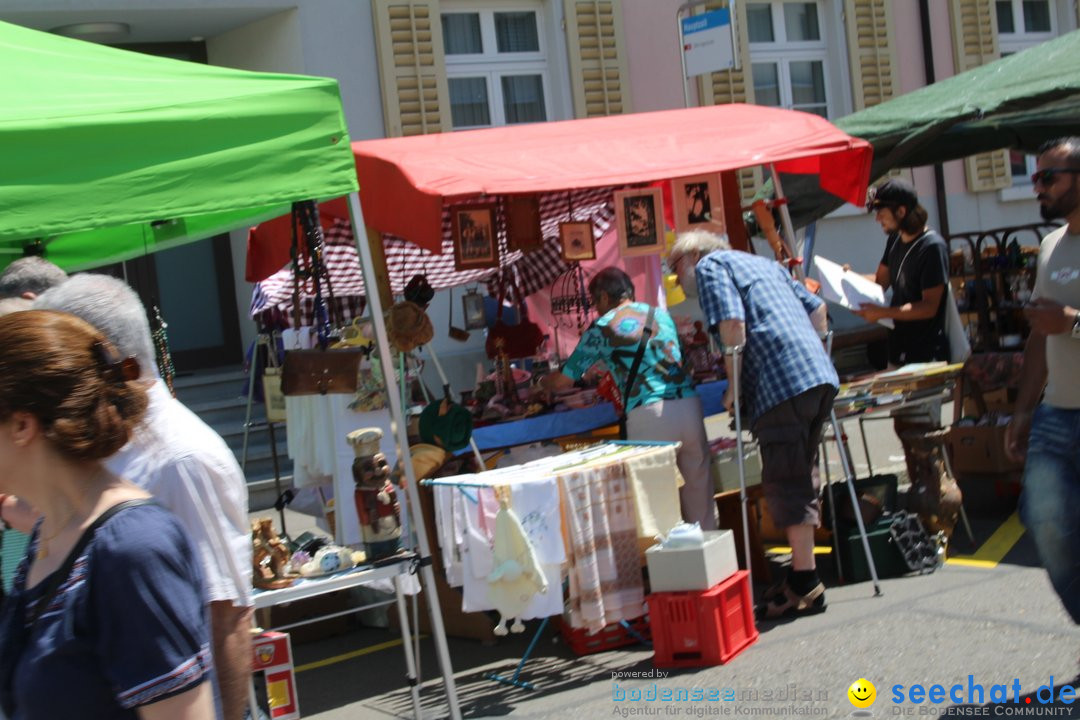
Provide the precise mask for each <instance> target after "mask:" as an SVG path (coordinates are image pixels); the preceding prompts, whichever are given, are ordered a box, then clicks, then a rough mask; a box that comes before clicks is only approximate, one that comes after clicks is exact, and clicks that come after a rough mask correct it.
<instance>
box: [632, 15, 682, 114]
mask: <svg viewBox="0 0 1080 720" xmlns="http://www.w3.org/2000/svg"><path fill="white" fill-rule="evenodd" d="M681 4H682V0H635V1H634V2H627V3H624V4H623V15H622V17H623V30H624V35H623V37H625V38H626V56H627V65H628V67H629V71H630V98H631V104H632V105H633V111H634V112H649V111H650V110H671V109H673V108H681V107H684V102H683V85H682V59H681V57H680V48H679V31H678V28H677V26H676V24H675V11H676V10H678V8H679V5H681ZM696 86H697V84H696V83H694V82H691V83H690V93H691V94H690V102H691V104H692V105H694V104H697V94H696Z"/></svg>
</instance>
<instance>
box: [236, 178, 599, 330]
mask: <svg viewBox="0 0 1080 720" xmlns="http://www.w3.org/2000/svg"><path fill="white" fill-rule="evenodd" d="M614 190H615V188H611V187H605V188H590V189H586V190H573V191H570V192H557V193H542V194H540V196H539V197H540V228H541V231H542V234H543V237H544V238H545V240H544V245H543V246H542V247H541V248H539V249H537V250H534V251H532V252H522V251H520V250H514V251H512V252H509V251H507V249H506V248H507V243H506V223H505V220H504V219H503V218H502V217H501V216H502V206H501V204H500V205H499V211H498V214H499V215H500V218H498V219H497V223H496V225H497V226H498V239H499V265H500V267H499V268H484V269H480V270H465V271H459V270H457V269H456V268H455V267H454V245H453V238H452V231H451V226H450V212H449V206H448V207H446V208H444V209H443V223H442V224H443V227H442V230H443V251H442V254H440V255H435V254H432V253H429V252H427V251H426V250H424V249H422V248H420V247H418V246H416V245H414V244H412V243H411V242H408V241H407V240H403V239H402V238H399V237H396V236H394V235H383V246H384V248H385V253H386V267H387V270H388V271H389V275H390V289H391V291H392V292H393V293H394V294H395V295H400V294H401V293H402V292H404V290H405V285H406V284H408V282H409V280H410V279H411V278H412V277H413V276H414V275H416V274H423V275H425V276H426V277H427V280H428V282H429V283H430V284H431V287H432V288H434V289H435V290H441V289H444V288H451V287H460V286H462V285H469V284H472V283H479V282H485V281H486V282H487V285H488V291H489V292H490V293H491V294H492V295H496V296H497V295H498V294H499V288H500V285H502V284H504V283H505V287H506V288H507V289H506V293H507V296H508V297H507V300H508V301H510V302H516V301H517V300H518V298H517V297H516V293H515V292H514V285H515V283H514V282H511V279H512V278H515V277H516V284H517V287H519V288H520V290H521V293H522V294H523V295H525V296H526V297H527V296H529V295H532V294H533V293H535V292H537V291H540V290H544V289H545V288H548V287H550V286H551V284H552V283H553V282H554V281H555V278H557V277H558V276H559V275H560V274H562V273H563V272H564V271H565V270H566V268H567V264H566V263H565V262H564V261H563V259H562V251H561V247H560V243H559V223H562V222H591V223H592V225H593V238H594V239H599V238H600V237H601V236H603V234H604V233H605V232H607V230H608V228H610V227H611V225H612V223H613V222H614V221H615V210H614V206H613V205H612V193H613V192H614ZM487 201H488V202H490V199H488V200H487ZM477 202H479V201H477ZM468 204H469V203H468V202H461V203H455V204H454V205H453V206H454V207H459V206H466V205H468ZM324 242H325V250H324V257H325V260H326V267H327V269H328V271H329V273H330V283H331V288H332V290H333V294H334V299H335V302H339V301H340V300H341V299H342V298H347V297H363V295H364V279H363V275H362V272H361V269H360V260H359V257H358V256H357V253H356V246H355V244H354V243H353V234H352V227H351V226H350V225H349V223H348V221H345V220H339V221H338V222H336V223H334V225H333V227H331V228H330V229H329V230H327V232H326V234H325V239H324ZM300 292H301V295H302V296H303V297H304V298H305V300H306V301H305V302H304V305H305V307H307V306H309V305H310V298H309V297H308V295H307V294H306V293H305V288H304V287H303V286H301V288H300ZM360 307H361V311H362V308H363V306H362V304H361V305H360ZM268 309H274V310H277V311H279V312H282V313H285V314H286V315H288V313H290V312H291V310H292V269H291V266H286V267H285V268H283V269H281V270H280V271H278V272H277V273H275V274H274V275H271V276H270V277H268V278H267V279H266V280H263V281H262V282H261V283H257V284H256V285H255V290H254V292H253V294H252V301H251V314H252V316H253V317H254V316H255V315H258V314H259V313H261V312H264V311H266V310H268ZM350 317H352V316H351V315H350ZM309 318H310V314H309V313H306V312H305V314H304V322H305V323H307V322H309ZM347 319H348V318H347Z"/></svg>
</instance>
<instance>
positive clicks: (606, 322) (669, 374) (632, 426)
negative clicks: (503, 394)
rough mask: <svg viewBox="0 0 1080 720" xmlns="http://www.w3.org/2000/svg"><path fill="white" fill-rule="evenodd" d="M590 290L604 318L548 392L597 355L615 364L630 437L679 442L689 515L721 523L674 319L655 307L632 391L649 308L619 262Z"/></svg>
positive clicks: (706, 523) (705, 524) (552, 378)
mask: <svg viewBox="0 0 1080 720" xmlns="http://www.w3.org/2000/svg"><path fill="white" fill-rule="evenodd" d="M589 296H590V297H591V299H592V303H593V307H595V308H596V311H597V314H598V315H599V317H598V318H597V319H596V320H595V321H594V322H593V323H592V325H590V326H589V328H588V329H587V330H586V331H585V334H584V335H582V336H581V341H580V342H579V343H578V346H577V348H576V349H575V350H574V352H573V353H572V354H571V355H570V357H569V359H567V361H566V363H565V364H564V365H563V367H562V371H561V372H557V373H552V374H550V375H548V376H547V377H545V378H544V381H543V386H544V388H545V389H546V390H549V391H559V390H565V389H566V388H569V387H570V386H571V385H573V384H574V383H575V382H576V381H577V380H579V379H581V376H582V375H584V374H585V373H586V371H588V369H589V368H591V367H592V366H593V365H595V364H596V363H597V362H598V361H601V360H602V361H603V362H604V364H605V365H606V366H607V367H608V369H609V370H611V373H612V375H614V377H615V381H616V383H618V385H619V388H620V389H621V390H622V391H623V403H624V405H625V406H626V410H627V418H626V430H627V437H628V438H629V439H632V440H671V441H676V440H677V441H679V442H681V443H682V447H681V448H680V449H679V451H678V453H677V462H678V465H679V472H680V473H682V476H683V479H684V480H685V481H686V484H685V485H683V487H682V488H680V490H679V499H680V501H681V505H682V516H683V519H684V520H686V521H687V522H697V523H700V524H701V527H702V529H705V530H715V529H716V515H715V511H714V503H713V491H712V478H711V476H710V472H709V442H708V439H707V438H706V437H705V424H704V419H703V417H702V412H701V400H700V399H699V398H698V396H697V393H695V392H694V388H693V386H692V384H691V382H690V377H689V376H688V375H687V374H686V372H685V371H684V370H683V368H682V354H681V352H680V350H679V337H678V334H677V333H676V331H675V322H674V321H673V320H672V319H671V315H669V314H668V313H667V311H665V310H662V309H660V308H655V309H654V310H653V326H652V328H653V329H652V334H651V335H650V337H649V340H648V344H647V345H646V347H645V351H644V353H643V355H642V358H641V364H640V366H639V367H638V373H637V377H636V378H635V379H634V386H633V387H632V388H630V390H629V392H627V391H626V381H627V377H628V375H629V373H630V367H631V365H633V363H634V356H635V355H636V354H637V351H638V346H639V345H640V343H641V334H642V330H643V329H644V327H645V323H646V321H647V319H648V316H649V306H648V305H647V304H645V303H639V302H635V301H634V283H633V281H631V279H630V276H628V275H627V274H626V273H624V272H623V271H622V270H620V269H619V268H616V267H608V268H604V269H603V270H601V271H600V272H598V273H597V274H596V275H595V276H593V278H592V279H591V280H590V281H589Z"/></svg>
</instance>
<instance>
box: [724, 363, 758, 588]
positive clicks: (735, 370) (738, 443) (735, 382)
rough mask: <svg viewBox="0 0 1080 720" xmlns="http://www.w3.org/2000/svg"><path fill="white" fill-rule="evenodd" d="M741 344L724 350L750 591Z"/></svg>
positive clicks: (747, 578) (751, 570)
mask: <svg viewBox="0 0 1080 720" xmlns="http://www.w3.org/2000/svg"><path fill="white" fill-rule="evenodd" d="M742 349H743V346H742V345H735V346H734V347H731V348H729V349H728V350H727V351H726V352H727V353H728V354H729V355H731V394H732V399H733V402H734V406H733V408H734V409H733V411H732V413H733V414H734V415H735V462H736V464H737V465H738V468H739V509H740V510H741V511H742V527H743V552H744V553H745V557H746V581H747V583H748V584H749V586H750V593H751V595H753V592H754V574H753V573H754V570H753V563H752V562H751V555H750V517H749V512H748V511H747V505H748V504H749V502H750V500H749V498H748V497H747V495H746V468H745V466H744V465H743V434H742V412H741V405H740V402H739V400H740V396H739V370H740V368H739V364H740V356H741V355H742Z"/></svg>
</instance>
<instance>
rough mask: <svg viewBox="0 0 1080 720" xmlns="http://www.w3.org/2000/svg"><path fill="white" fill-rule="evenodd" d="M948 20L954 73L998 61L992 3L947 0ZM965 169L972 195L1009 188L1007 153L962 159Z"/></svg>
mask: <svg viewBox="0 0 1080 720" xmlns="http://www.w3.org/2000/svg"><path fill="white" fill-rule="evenodd" d="M949 16H950V18H951V20H952V31H953V56H954V58H955V60H956V72H957V73H962V72H964V71H966V70H970V69H972V68H976V67H979V66H980V65H983V64H985V63H988V62H990V61H992V60H997V59H998V57H999V56H1000V53H999V52H998V42H997V14H996V13H995V12H994V4H993V1H992V0H950V2H949ZM964 169H965V170H966V172H967V182H968V190H970V191H971V192H983V191H986V190H1000V189H1002V188H1007V187H1011V186H1012V172H1011V170H1010V166H1009V153H1008V151H1007V150H995V151H993V152H988V153H982V154H980V155H972V156H971V157H969V158H965V160H964Z"/></svg>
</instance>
